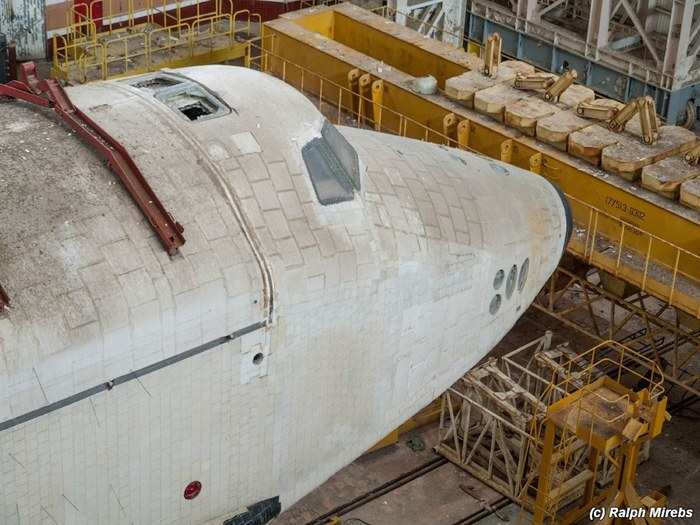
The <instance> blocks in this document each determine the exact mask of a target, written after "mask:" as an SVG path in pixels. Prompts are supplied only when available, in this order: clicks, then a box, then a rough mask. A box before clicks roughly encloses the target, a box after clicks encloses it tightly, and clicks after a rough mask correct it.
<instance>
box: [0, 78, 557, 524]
mask: <svg viewBox="0 0 700 525" xmlns="http://www.w3.org/2000/svg"><path fill="white" fill-rule="evenodd" d="M179 73H180V74H182V75H185V76H188V77H189V78H191V79H193V80H196V81H199V82H201V83H203V84H205V85H206V86H207V87H208V88H209V89H211V90H212V91H214V92H215V93H217V94H218V95H219V96H220V97H221V98H222V99H223V100H225V101H226V103H227V104H229V105H230V106H231V107H232V108H234V110H235V111H234V112H232V113H231V114H230V115H227V116H223V117H219V118H215V119H210V120H205V121H200V122H190V121H188V120H187V119H186V118H184V117H182V115H180V114H178V113H175V112H174V111H173V110H171V109H169V108H167V107H166V106H164V105H162V104H160V103H159V102H157V101H156V100H154V99H153V98H152V97H151V96H150V94H149V93H148V92H145V91H140V90H137V89H135V88H132V87H130V86H128V85H126V84H125V83H100V84H92V85H87V86H82V87H76V88H71V89H70V90H69V94H70V96H71V97H72V98H73V99H74V101H75V102H76V103H77V105H79V106H80V107H81V108H83V109H84V110H85V111H87V112H88V113H89V114H90V115H91V116H92V117H93V118H94V119H95V120H96V121H97V122H98V123H99V124H100V125H102V126H104V127H105V128H106V129H107V130H108V131H109V132H110V133H112V134H113V135H114V136H116V137H117V138H118V139H119V140H121V141H122V142H123V143H124V144H125V146H126V147H127V149H128V150H129V151H130V152H131V154H132V155H133V157H134V159H135V160H136V162H137V164H138V165H139V166H140V168H141V169H142V170H143V172H144V175H145V176H146V178H147V179H148V181H149V182H150V184H151V185H152V186H153V187H154V189H155V190H156V192H157V193H158V195H159V196H160V198H161V199H162V201H163V202H164V204H165V206H166V207H167V208H168V209H169V210H170V211H172V213H173V215H174V216H175V217H176V219H177V220H179V221H180V222H181V223H182V224H183V225H184V226H185V232H184V236H185V238H186V239H187V243H186V244H185V245H184V247H183V248H182V249H181V253H180V254H178V255H176V256H174V257H172V258H170V257H168V256H167V255H166V254H165V253H164V252H163V250H162V249H161V247H160V245H159V243H158V241H157V239H156V238H155V237H154V235H153V233H152V231H151V229H150V228H149V227H148V225H147V224H146V223H145V222H144V220H143V218H142V216H141V214H140V212H139V211H138V209H137V208H136V207H135V206H134V205H133V203H132V202H131V201H130V199H129V198H128V196H127V195H126V194H125V192H124V191H123V190H122V189H121V187H120V185H119V184H118V183H115V179H114V177H113V176H112V174H111V173H110V172H109V171H107V170H106V168H104V166H102V165H101V163H100V162H99V161H97V160H96V159H95V157H94V156H92V155H91V154H90V153H89V151H88V150H87V149H86V148H85V147H83V146H82V145H81V144H80V143H79V142H78V141H77V140H76V139H75V137H72V136H69V135H68V132H67V131H66V130H65V129H64V128H62V127H60V126H57V125H55V124H54V125H53V127H49V126H50V124H51V123H52V121H51V120H50V119H47V118H46V117H45V116H43V115H41V114H36V113H35V112H34V111H33V110H31V109H28V108H23V107H20V106H18V105H16V104H12V105H7V104H3V113H2V116H0V129H2V133H0V152H1V153H2V154H0V173H2V176H1V177H0V186H1V188H0V189H2V192H0V200H2V202H0V210H2V211H1V212H0V213H2V216H1V218H2V223H3V228H2V230H0V241H1V243H0V246H1V249H0V282H1V283H2V284H3V286H4V287H5V289H6V290H7V292H8V293H9V295H10V296H11V298H12V301H13V308H12V309H11V310H10V311H9V313H8V314H5V315H4V316H2V317H0V355H2V358H3V359H2V360H0V367H1V368H0V407H2V413H0V423H2V422H8V421H11V420H12V418H16V417H19V416H22V415H23V414H26V413H27V412H30V411H32V410H36V409H40V408H41V407H44V406H47V405H48V404H50V403H54V402H61V401H62V400H65V399H66V398H67V397H68V396H70V395H71V394H73V393H77V392H81V391H84V390H85V389H87V388H90V387H93V386H95V385H99V384H103V383H105V382H106V381H109V380H111V379H112V378H114V377H117V376H119V375H121V374H128V373H129V372H130V371H131V370H135V369H139V368H142V367H144V366H147V365H149V364H152V363H156V362H158V361H160V360H162V359H164V358H166V357H168V356H171V355H178V354H180V353H182V352H185V351H187V350H188V349H191V348H193V347H196V346H197V345H201V344H203V343H206V342H207V341H211V340H214V339H216V338H218V337H222V336H225V335H226V334H230V333H232V332H235V331H236V330H238V329H240V328H242V327H244V326H247V325H250V324H251V323H255V322H258V321H264V320H265V319H267V315H268V310H267V306H268V305H269V300H270V299H273V304H274V312H273V315H272V324H271V325H270V326H269V327H268V328H266V329H261V330H257V331H255V332H253V333H251V334H248V335H246V336H244V337H242V338H237V339H234V340H232V341H231V342H229V343H226V344H222V345H219V346H216V347H214V348H211V349H209V350H207V351H206V352H203V353H201V354H199V355H198V356H196V357H191V358H187V359H184V360H182V361H180V362H179V363H177V364H172V365H168V366H164V367H162V368H160V369H159V370H158V371H154V372H151V373H148V374H145V375H143V376H142V377H140V378H139V380H133V381H127V382H124V383H123V384H119V385H116V386H115V387H114V388H112V389H111V390H108V391H100V392H99V393H96V394H94V395H91V396H89V397H87V398H86V399H83V400H81V401H77V402H75V403H71V404H68V405H67V406H66V407H65V408H61V409H59V410H55V411H52V412H50V413H49V414H47V415H44V416H41V417H37V418H35V419H32V420H30V421H28V422H25V423H21V424H18V425H14V426H11V427H10V428H8V429H6V430H3V431H1V432H0V450H2V456H1V457H0V465H2V469H1V470H0V472H1V473H2V474H1V475H2V478H1V479H2V483H3V489H2V491H0V522H2V523H8V524H15V523H21V524H25V523H53V522H55V523H59V524H71V525H72V524H83V523H84V524H90V525H94V524H102V523H110V524H111V523H138V524H144V525H151V524H161V523H162V524H166V523H167V524H185V523H205V522H207V521H209V520H214V519H215V518H217V517H219V516H224V515H230V514H231V513H234V512H236V511H239V510H241V509H243V508H244V507H245V506H246V505H250V504H251V503H254V502H256V501H258V500H261V499H264V498H268V497H273V496H277V495H279V496H280V498H281V500H282V502H283V505H284V506H285V507H286V506H288V505H290V504H291V503H293V502H294V501H295V500H297V499H298V498H299V497H301V496H302V495H304V494H305V493H306V492H308V491H309V490H310V489H312V488H313V487H315V486H317V485H319V484H320V483H321V482H323V481H324V480H325V479H327V478H328V477H329V476H330V475H331V474H332V473H334V472H335V471H337V470H338V469H339V468H341V467H342V466H344V465H346V464H347V463H349V462H350V461H351V460H353V459H354V458H355V457H357V456H358V455H359V454H361V453H362V452H363V451H364V450H366V449H367V448H368V447H369V446H371V445H372V444H373V443H375V442H376V441H377V440H378V439H379V438H381V437H382V436H384V435H385V434H386V433H387V432H389V431H390V430H392V429H393V428H395V427H396V426H397V425H398V424H400V423H401V422H402V421H404V420H405V419H407V418H408V417H410V416H411V415H412V414H414V413H415V412H416V411H417V410H419V409H420V408H421V407H422V406H424V405H426V404H427V403H428V402H430V401H431V400H432V399H434V398H435V397H436V396H437V395H439V394H440V393H441V392H442V391H443V390H444V389H445V388H447V387H448V386H449V385H450V384H451V383H452V382H453V381H455V380H456V379H457V378H458V377H459V376H461V375H462V374H463V373H464V372H465V371H466V370H467V369H468V368H470V367H471V366H472V365H473V364H474V363H475V362H476V361H477V360H478V359H479V358H480V357H481V356H483V355H484V353H486V352H487V351H489V350H490V349H491V348H492V347H493V345H494V344H495V343H496V342H497V341H498V340H499V339H500V338H501V337H502V336H503V335H504V334H505V333H506V332H507V331H508V329H509V328H510V327H511V326H512V325H513V323H514V322H515V320H516V319H517V318H518V317H519V316H520V314H521V313H522V312H523V311H524V310H525V308H526V307H527V306H528V304H529V303H530V302H531V301H532V299H533V297H534V295H535V294H536V292H537V291H538V290H539V289H540V287H541V286H542V284H543V283H544V281H545V280H546V278H547V277H548V276H549V274H550V273H551V272H552V271H553V270H554V268H555V266H556V264H557V262H558V260H559V256H560V254H561V252H562V247H563V242H564V240H563V237H564V227H565V225H564V212H563V207H562V204H561V201H560V198H559V196H558V195H557V193H556V192H555V190H554V189H553V188H552V186H551V185H550V184H549V183H548V182H547V181H546V180H545V179H543V178H541V177H538V176H535V175H533V174H531V173H528V172H525V171H522V170H519V169H517V168H514V167H512V166H506V165H502V164H500V163H498V162H496V161H492V160H489V159H484V158H481V157H478V156H474V155H471V154H468V153H465V152H460V151H456V150H452V149H449V148H445V147H442V146H438V145H434V144H428V143H424V142H419V141H413V140H408V139H403V138H399V137H393V136H387V135H380V134H376V133H374V132H370V131H362V130H356V129H350V128H341V132H342V133H343V134H344V135H345V136H346V137H347V138H348V140H349V141H350V142H351V143H352V144H353V145H354V146H355V148H356V149H357V152H358V154H359V156H360V158H361V161H362V166H363V171H365V170H366V172H365V173H363V188H362V192H361V193H358V194H356V195H355V199H354V200H353V201H352V202H346V203H342V204H338V205H333V206H321V205H320V204H319V203H318V201H317V199H316V196H315V193H314V190H313V187H312V185H311V182H310V180H309V177H308V174H307V173H306V170H305V167H304V164H303V160H302V158H301V155H300V149H301V147H302V146H303V145H304V144H305V143H306V142H307V141H308V140H310V139H311V138H312V137H313V136H316V135H318V133H319V130H320V127H321V125H322V122H323V119H322V116H321V115H320V114H319V113H318V112H317V111H316V110H315V108H314V107H313V106H312V105H311V104H310V103H309V102H308V101H307V100H306V99H305V98H304V97H303V96H302V95H301V94H299V93H297V92H295V91H294V90H293V89H292V88H290V87H288V86H286V85H285V84H282V83H281V82H279V81H277V80H274V79H272V78H270V77H266V76H263V75H261V74H259V73H255V72H253V71H251V70H246V69H239V68H227V67H224V66H208V67H202V68H191V69H187V70H180V71H179ZM18 121H22V122H26V123H27V126H25V127H21V126H20V127H18V126H17V122H18ZM248 133H250V134H251V135H252V137H253V138H254V140H255V142H256V143H257V144H258V145H259V147H260V152H256V151H255V148H254V147H252V144H253V142H252V141H251V140H250V137H247V134H248ZM242 134H243V135H244V136H246V137H247V138H245V139H244V140H241V137H242ZM240 148H242V149H243V151H241V149H240ZM22 149H27V150H29V151H28V153H26V154H22V153H21V150H22ZM7 151H13V152H19V153H20V154H19V155H13V156H11V155H7V154H6V152H7ZM57 151H59V152H60V153H59V154H58V155H57V154H56V152H57ZM526 258H529V260H530V262H529V275H528V279H527V281H526V284H525V286H524V288H523V290H522V291H520V290H518V289H517V288H516V289H515V291H514V292H513V294H512V295H511V296H510V297H506V293H505V284H503V285H502V286H501V287H500V289H499V290H494V288H493V280H494V276H495V274H496V272H497V271H498V270H500V269H503V270H504V271H505V273H506V274H508V272H509V269H510V268H511V266H513V265H515V266H516V267H517V268H518V270H519V269H520V267H521V265H522V263H523V261H524V260H525V259H526ZM266 271H267V272H269V275H267V276H266V274H265V272H266ZM496 293H499V294H501V295H502V304H501V306H500V309H499V310H498V312H497V313H496V314H495V315H492V314H491V313H489V304H490V303H491V301H492V299H493V297H494V295H495V294H496ZM257 353H262V354H263V355H264V359H263V361H262V363H261V364H259V365H256V364H254V363H253V356H255V355H256V354H257ZM192 480H199V481H201V482H202V484H203V491H202V494H201V495H200V496H199V497H198V498H196V499H195V500H192V501H185V500H184V499H183V497H182V491H183V489H184V487H185V485H186V484H187V483H188V482H190V481H192Z"/></svg>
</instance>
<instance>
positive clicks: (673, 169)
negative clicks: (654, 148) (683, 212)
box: [642, 157, 700, 200]
mask: <svg viewBox="0 0 700 525" xmlns="http://www.w3.org/2000/svg"><path fill="white" fill-rule="evenodd" d="M698 176H700V166H691V165H690V164H688V163H687V162H686V161H685V159H684V158H683V157H671V158H668V159H663V160H660V161H659V162H655V163H654V164H651V165H649V166H645V167H644V168H642V186H644V187H645V188H646V189H648V190H650V191H653V192H654V193H658V194H660V195H663V196H664V197H667V198H669V199H673V200H678V197H679V194H680V191H681V184H683V183H684V182H685V181H687V180H690V179H694V178H695V177H698Z"/></svg>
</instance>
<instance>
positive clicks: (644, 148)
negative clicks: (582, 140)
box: [601, 126, 695, 181]
mask: <svg viewBox="0 0 700 525" xmlns="http://www.w3.org/2000/svg"><path fill="white" fill-rule="evenodd" d="M620 135H623V134H622V133H620ZM627 137H628V138H629V139H631V140H628V139H627V138H626V139H621V140H620V141H618V143H617V144H614V145H611V146H607V147H606V148H604V149H603V152H602V154H601V165H602V167H603V169H604V170H606V171H609V172H611V173H617V174H618V175H620V176H621V177H623V178H625V179H627V180H630V181H634V180H637V179H638V178H639V175H640V173H641V171H642V168H643V167H644V166H648V165H649V164H653V163H654V162H657V161H659V160H661V159H665V158H666V157H670V156H672V155H677V154H679V153H685V152H686V151H688V150H689V149H690V148H692V147H693V144H695V133H693V132H692V131H690V130H688V129H685V128H682V127H680V126H662V127H661V128H659V140H657V141H656V142H655V143H654V144H650V145H648V144H643V143H642V142H640V141H639V139H638V138H637V137H630V135H627Z"/></svg>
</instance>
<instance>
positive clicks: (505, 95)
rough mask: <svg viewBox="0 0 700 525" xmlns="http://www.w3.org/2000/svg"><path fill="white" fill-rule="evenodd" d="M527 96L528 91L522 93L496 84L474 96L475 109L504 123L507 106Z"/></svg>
mask: <svg viewBox="0 0 700 525" xmlns="http://www.w3.org/2000/svg"><path fill="white" fill-rule="evenodd" d="M527 96H528V93H527V91H521V90H519V89H515V88H514V87H511V86H508V85H506V84H496V85H495V86H492V87H490V88H487V89H484V90H481V91H479V92H477V93H476V94H475V95H474V108H475V109H476V110H477V111H478V112H479V113H483V114H485V115H488V116H489V117H491V118H493V119H496V120H498V121H499V122H503V119H504V112H505V108H506V106H508V105H510V104H513V103H515V102H517V101H518V100H521V99H523V98H526V97H527Z"/></svg>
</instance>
